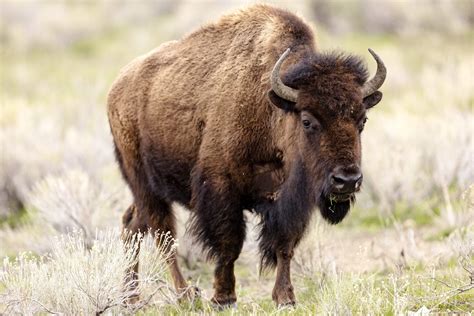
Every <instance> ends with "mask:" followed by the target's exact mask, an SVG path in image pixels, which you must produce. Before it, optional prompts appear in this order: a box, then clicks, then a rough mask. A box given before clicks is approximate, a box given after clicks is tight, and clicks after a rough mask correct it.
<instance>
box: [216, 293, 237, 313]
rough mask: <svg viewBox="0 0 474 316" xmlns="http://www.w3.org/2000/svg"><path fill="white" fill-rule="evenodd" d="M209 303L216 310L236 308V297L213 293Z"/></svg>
mask: <svg viewBox="0 0 474 316" xmlns="http://www.w3.org/2000/svg"><path fill="white" fill-rule="evenodd" d="M211 303H212V305H213V306H214V308H215V309H217V310H224V309H228V308H233V309H236V308H237V298H236V297H235V295H214V297H213V298H212V299H211Z"/></svg>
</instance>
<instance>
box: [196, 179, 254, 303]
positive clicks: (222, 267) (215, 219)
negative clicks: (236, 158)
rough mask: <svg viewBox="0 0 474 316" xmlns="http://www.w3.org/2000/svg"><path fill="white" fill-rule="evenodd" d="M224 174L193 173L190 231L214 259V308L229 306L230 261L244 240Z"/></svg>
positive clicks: (236, 206)
mask: <svg viewBox="0 0 474 316" xmlns="http://www.w3.org/2000/svg"><path fill="white" fill-rule="evenodd" d="M237 191H238V190H236V188H235V186H233V185H232V184H231V183H230V179H229V177H228V176H218V175H216V173H214V174H213V176H212V177H209V176H206V175H205V174H204V173H203V172H202V171H200V170H197V171H195V172H194V175H193V203H192V204H193V209H194V214H193V221H192V226H191V229H192V232H193V233H194V235H195V236H196V237H197V239H198V240H199V241H200V242H201V243H202V245H203V246H204V248H205V249H206V250H207V251H208V258H209V259H212V260H214V261H215V262H216V268H215V271H214V296H213V297H212V302H213V303H214V304H216V305H217V306H218V307H224V306H229V305H233V304H234V303H235V302H236V301H237V296H236V294H235V276H234V262H235V261H236V260H237V258H238V257H239V255H240V252H241V250H242V245H243V242H244V239H245V221H244V215H243V210H242V208H241V205H240V197H239V195H238V193H237Z"/></svg>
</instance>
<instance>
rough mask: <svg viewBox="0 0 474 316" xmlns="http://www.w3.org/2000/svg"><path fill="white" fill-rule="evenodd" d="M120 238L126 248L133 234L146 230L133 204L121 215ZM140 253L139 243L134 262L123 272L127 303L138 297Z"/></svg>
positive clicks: (134, 301)
mask: <svg viewBox="0 0 474 316" xmlns="http://www.w3.org/2000/svg"><path fill="white" fill-rule="evenodd" d="M122 224H123V230H122V240H123V242H124V245H125V247H126V248H127V250H128V249H129V248H128V247H130V246H131V244H130V243H131V242H132V241H133V238H134V236H135V235H136V234H137V233H139V232H146V229H147V228H146V225H145V224H144V222H143V221H142V220H140V218H139V217H138V212H137V208H136V206H135V205H133V204H132V205H131V206H129V208H128V209H127V210H126V211H125V214H124V215H123V217H122ZM139 253H140V245H139V244H138V245H137V248H136V252H135V253H134V256H135V259H136V263H135V264H134V265H133V266H132V267H129V269H128V270H127V271H126V274H125V286H126V288H125V291H126V292H127V294H128V298H127V303H128V304H134V303H136V302H137V301H138V299H139V293H138V290H137V287H138V255H139Z"/></svg>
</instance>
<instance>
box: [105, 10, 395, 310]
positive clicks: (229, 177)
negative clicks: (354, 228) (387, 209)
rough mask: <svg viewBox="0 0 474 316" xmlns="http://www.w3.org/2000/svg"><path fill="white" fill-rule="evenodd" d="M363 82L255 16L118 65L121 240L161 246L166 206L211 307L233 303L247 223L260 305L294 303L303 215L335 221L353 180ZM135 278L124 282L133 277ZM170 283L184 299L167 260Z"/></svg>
mask: <svg viewBox="0 0 474 316" xmlns="http://www.w3.org/2000/svg"><path fill="white" fill-rule="evenodd" d="M369 51H370V53H371V54H372V56H373V57H374V59H375V61H376V63H377V71H376V74H375V75H374V76H373V78H371V79H370V80H368V71H367V68H366V66H365V64H364V62H363V61H362V60H361V59H360V58H358V57H355V56H353V55H349V54H342V53H337V52H331V53H322V52H319V50H317V49H316V44H315V40H314V35H313V32H312V31H311V29H310V27H309V26H308V25H307V24H306V23H305V22H304V21H303V20H302V19H301V18H299V17H297V16H295V15H294V14H292V13H290V12H288V11H285V10H282V9H279V8H276V7H272V6H268V5H255V6H252V7H249V8H246V9H243V10H241V11H238V12H236V13H233V14H229V15H226V16H223V17H222V18H221V19H220V20H218V21H217V22H215V23H211V24H208V25H206V26H203V27H201V28H200V29H198V30H197V31H195V32H193V33H191V34H189V35H187V36H185V37H184V38H182V39H181V40H178V41H172V42H168V43H164V44H162V45H161V46H159V47H158V48H157V49H155V50H153V51H151V52H150V53H148V54H146V55H144V56H141V57H138V58H137V59H135V60H134V61H132V62H131V63H130V64H129V65H128V66H126V67H125V68H124V69H123V70H122V72H121V73H120V75H119V77H118V79H117V80H116V81H115V83H114V84H113V86H112V88H111V90H110V92H109V95H108V102H107V103H108V117H109V122H110V128H111V132H112V135H113V139H114V144H115V151H116V158H117V161H118V164H119V166H120V169H121V172H122V174H123V177H124V179H125V181H126V182H127V184H128V186H129V187H130V189H131V191H132V193H133V198H134V199H133V204H132V205H131V206H130V207H129V208H128V210H127V211H126V212H125V215H124V216H123V227H124V230H125V231H129V232H131V233H136V232H139V231H143V232H146V231H148V230H152V231H157V230H159V231H168V232H170V233H171V234H173V235H174V234H175V230H176V228H175V216H174V214H173V209H172V208H171V204H172V203H173V202H177V203H179V204H181V205H184V206H185V207H186V208H188V209H190V210H191V222H190V231H191V232H192V233H193V235H194V236H195V238H196V240H197V241H199V242H200V243H201V244H202V246H203V249H205V250H206V251H207V255H208V258H209V259H212V260H213V261H215V263H216V267H215V272H214V274H215V280H214V290H215V291H214V295H213V298H212V302H213V303H215V304H218V305H228V304H233V303H235V302H236V294H235V276H234V262H235V261H236V259H237V258H238V257H239V254H240V252H241V249H242V245H243V242H244V239H245V233H246V223H245V216H244V210H249V211H251V212H255V213H256V214H257V215H258V216H259V217H260V218H261V224H260V229H261V230H260V236H259V249H260V253H261V260H262V261H261V262H262V268H273V267H276V270H277V273H276V281H275V286H274V288H273V293H272V297H273V300H274V301H275V302H276V304H278V305H284V304H294V303H295V295H294V291H293V287H292V284H291V278H290V262H291V259H292V257H293V253H294V249H295V247H296V246H297V245H298V243H299V241H300V240H301V238H302V236H303V234H304V233H305V230H306V229H307V227H308V223H309V221H310V217H311V215H312V214H313V210H315V209H317V208H319V210H320V213H321V214H322V216H323V217H324V218H325V219H326V220H327V221H329V222H330V223H332V224H336V223H338V222H340V221H341V220H342V219H343V218H344V217H345V216H346V214H347V212H348V211H349V208H350V205H351V203H352V202H353V201H354V194H355V193H356V192H357V191H359V188H360V185H361V182H362V173H361V136H360V135H361V132H362V130H363V128H364V124H365V122H366V120H367V118H366V113H367V110H368V109H370V108H372V107H373V106H374V105H376V104H377V103H379V101H380V100H381V98H382V93H381V92H380V91H378V89H379V88H380V87H381V86H382V84H383V82H384V80H385V76H386V69H385V66H384V64H383V62H382V60H381V59H380V58H379V57H378V56H377V55H376V54H375V53H374V52H373V51H372V50H369ZM136 271H137V267H135V269H134V272H133V271H132V272H130V275H131V277H132V278H135V279H136ZM170 272H171V275H172V279H173V282H174V285H175V287H176V289H177V291H179V292H183V291H185V290H186V289H187V284H186V281H185V279H184V277H183V275H182V273H181V271H180V269H179V267H178V264H177V259H176V256H173V258H172V259H171V260H170Z"/></svg>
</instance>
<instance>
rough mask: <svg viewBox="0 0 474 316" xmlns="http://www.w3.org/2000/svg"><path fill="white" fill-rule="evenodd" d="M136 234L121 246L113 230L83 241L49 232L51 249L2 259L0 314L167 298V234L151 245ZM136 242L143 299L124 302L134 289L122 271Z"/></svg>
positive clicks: (74, 310) (86, 310) (78, 235)
mask: <svg viewBox="0 0 474 316" xmlns="http://www.w3.org/2000/svg"><path fill="white" fill-rule="evenodd" d="M142 238H143V237H142V236H136V238H134V239H133V240H132V241H131V242H130V247H129V248H127V249H126V250H124V247H123V245H122V241H121V239H120V234H119V232H118V231H117V230H109V231H106V232H98V233H97V234H96V236H95V238H94V239H93V240H92V241H91V243H90V244H89V242H90V241H89V240H87V239H86V238H84V236H83V234H82V232H75V233H72V234H68V235H62V236H59V237H57V238H54V240H53V242H52V249H51V252H50V253H48V254H47V255H45V256H42V257H39V258H38V257H35V256H33V255H32V254H28V253H22V254H20V255H19V256H18V257H17V258H15V259H14V260H9V259H5V260H4V261H3V269H2V270H1V271H0V285H1V286H2V287H3V288H4V291H3V293H2V294H1V295H0V306H4V310H3V313H5V314H36V313H42V312H47V313H52V314H59V313H61V314H66V315H75V314H96V315H99V314H102V313H105V312H112V313H119V312H136V311H137V310H138V309H140V308H143V307H145V306H149V305H158V304H163V303H164V302H166V303H170V300H172V299H173V298H174V292H173V291H172V290H170V287H169V285H168V283H167V281H166V277H165V272H166V261H167V260H168V258H169V255H170V253H171V251H174V246H171V247H169V249H170V250H169V251H168V252H167V251H165V249H167V248H166V246H169V244H172V243H173V240H172V239H171V238H170V237H169V236H163V235H158V236H156V238H158V239H161V240H162V241H163V245H164V246H162V247H161V249H160V250H161V251H155V245H154V243H155V242H154V240H153V239H147V240H146V241H145V242H141V240H142ZM139 243H141V246H140V248H141V251H140V255H141V256H140V261H141V262H140V263H141V265H140V279H139V282H140V289H139V292H140V293H141V295H142V297H143V300H142V301H141V302H140V303H139V304H137V305H134V306H126V299H127V298H128V297H129V296H131V295H133V294H135V293H136V290H133V291H132V292H130V291H126V290H125V289H126V288H127V286H128V285H127V284H125V283H124V280H125V271H126V269H129V268H131V267H132V266H133V265H134V264H135V263H136V260H137V259H136V256H135V255H134V254H135V251H136V249H137V247H138V244H139Z"/></svg>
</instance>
